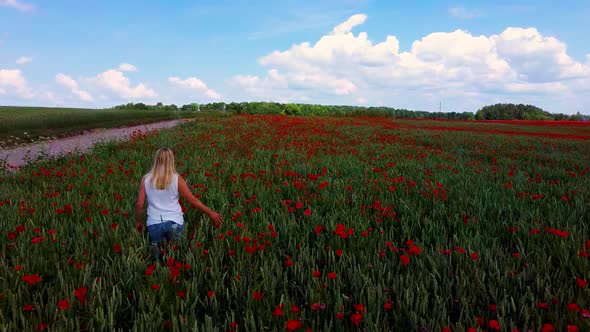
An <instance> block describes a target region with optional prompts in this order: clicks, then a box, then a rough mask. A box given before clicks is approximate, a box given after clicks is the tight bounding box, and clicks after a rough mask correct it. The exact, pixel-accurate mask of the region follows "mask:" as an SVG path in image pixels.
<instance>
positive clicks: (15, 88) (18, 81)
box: [0, 69, 34, 99]
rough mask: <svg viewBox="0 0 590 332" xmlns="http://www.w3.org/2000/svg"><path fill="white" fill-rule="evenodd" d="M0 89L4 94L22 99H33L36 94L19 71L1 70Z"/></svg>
mask: <svg viewBox="0 0 590 332" xmlns="http://www.w3.org/2000/svg"><path fill="white" fill-rule="evenodd" d="M0 89H1V90H2V94H3V95H6V94H10V95H13V94H14V95H15V96H17V97H20V98H27V99H30V98H33V96H34V94H33V92H32V91H31V89H30V88H29V86H28V83H27V80H26V79H25V77H24V76H23V73H22V72H21V71H20V70H19V69H0Z"/></svg>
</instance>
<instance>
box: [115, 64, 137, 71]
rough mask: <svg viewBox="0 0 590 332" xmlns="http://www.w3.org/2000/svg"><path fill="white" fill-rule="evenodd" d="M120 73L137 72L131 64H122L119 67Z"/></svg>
mask: <svg viewBox="0 0 590 332" xmlns="http://www.w3.org/2000/svg"><path fill="white" fill-rule="evenodd" d="M119 70H120V71H137V67H135V66H134V65H132V64H128V63H122V64H120V65H119Z"/></svg>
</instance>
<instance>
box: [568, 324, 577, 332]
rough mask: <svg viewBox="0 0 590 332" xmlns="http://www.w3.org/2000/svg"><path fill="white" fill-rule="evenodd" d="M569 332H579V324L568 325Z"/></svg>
mask: <svg viewBox="0 0 590 332" xmlns="http://www.w3.org/2000/svg"><path fill="white" fill-rule="evenodd" d="M567 332H578V326H577V325H568V326H567Z"/></svg>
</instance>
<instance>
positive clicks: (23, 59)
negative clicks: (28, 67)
mask: <svg viewBox="0 0 590 332" xmlns="http://www.w3.org/2000/svg"><path fill="white" fill-rule="evenodd" d="M31 61H33V58H32V57H30V56H21V57H20V58H18V59H17V60H16V63H17V64H19V65H24V64H27V63H29V62H31Z"/></svg>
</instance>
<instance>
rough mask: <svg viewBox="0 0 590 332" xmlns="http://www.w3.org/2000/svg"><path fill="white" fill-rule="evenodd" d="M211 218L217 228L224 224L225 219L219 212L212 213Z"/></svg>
mask: <svg viewBox="0 0 590 332" xmlns="http://www.w3.org/2000/svg"><path fill="white" fill-rule="evenodd" d="M209 218H211V221H213V223H214V224H215V227H217V228H219V226H221V224H223V218H221V215H220V214H219V213H217V212H214V211H211V213H209Z"/></svg>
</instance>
